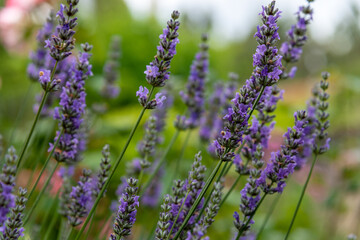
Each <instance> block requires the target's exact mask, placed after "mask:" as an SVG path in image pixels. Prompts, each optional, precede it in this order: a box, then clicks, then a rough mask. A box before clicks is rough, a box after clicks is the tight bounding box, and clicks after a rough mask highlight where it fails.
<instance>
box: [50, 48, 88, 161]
mask: <svg viewBox="0 0 360 240" xmlns="http://www.w3.org/2000/svg"><path fill="white" fill-rule="evenodd" d="M81 46H82V49H83V52H80V55H79V59H78V62H77V63H75V62H74V63H73V65H72V68H71V70H70V71H71V79H70V80H69V81H68V82H66V85H65V87H63V89H62V93H61V95H60V106H61V110H60V108H55V113H54V118H55V119H58V120H59V128H62V129H63V134H62V135H61V136H60V141H59V144H58V150H57V151H55V153H54V157H55V159H56V160H57V161H58V162H66V163H68V164H73V163H75V162H77V161H78V160H79V158H78V153H79V151H82V150H83V149H82V147H83V144H81V139H80V135H81V134H80V132H79V131H80V127H81V124H82V122H83V119H82V116H83V114H84V113H85V107H86V103H85V96H86V93H85V88H84V86H85V80H86V79H87V78H88V77H89V76H91V75H92V72H91V65H90V63H89V58H90V57H91V54H90V53H89V52H90V50H91V49H92V46H91V45H88V44H82V45H81ZM59 135H60V131H58V132H57V135H56V138H55V140H54V142H56V140H57V138H58V137H59ZM52 148H53V144H50V148H49V151H51V150H52Z"/></svg>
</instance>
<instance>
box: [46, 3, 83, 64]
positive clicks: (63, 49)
mask: <svg viewBox="0 0 360 240" xmlns="http://www.w3.org/2000/svg"><path fill="white" fill-rule="evenodd" d="M78 3H79V0H68V1H67V5H64V4H60V10H59V11H58V12H57V14H56V17H57V18H58V23H59V24H58V26H57V27H56V33H55V34H53V35H52V36H51V37H50V38H49V39H47V40H46V41H45V48H48V49H49V50H50V56H51V57H52V58H54V59H55V60H56V61H61V60H63V59H65V58H66V57H68V56H70V55H71V50H72V49H73V48H74V45H75V38H73V36H74V34H75V31H74V30H73V29H74V28H75V27H76V25H77V22H76V20H77V18H76V17H74V16H75V14H76V13H77V12H78V9H77V8H76V5H77V4H78Z"/></svg>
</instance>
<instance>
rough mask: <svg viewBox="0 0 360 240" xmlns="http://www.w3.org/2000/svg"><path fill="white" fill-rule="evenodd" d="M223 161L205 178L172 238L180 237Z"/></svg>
mask: <svg viewBox="0 0 360 240" xmlns="http://www.w3.org/2000/svg"><path fill="white" fill-rule="evenodd" d="M222 163H223V161H221V160H220V161H219V162H218V164H217V165H216V167H215V169H214V170H213V171H212V173H211V175H210V176H209V178H208V179H207V180H206V183H205V185H204V187H203V189H202V190H201V192H200V194H199V195H198V197H197V198H196V200H195V202H194V204H193V205H192V206H191V208H190V210H189V213H188V214H187V215H186V218H185V219H184V222H183V224H182V225H181V226H180V229H179V230H178V231H177V233H176V235H175V237H174V240H176V239H178V238H179V237H180V234H181V232H182V230H183V229H184V227H185V226H186V224H187V223H188V222H189V220H190V218H191V216H192V215H193V213H194V212H195V210H196V208H197V206H198V205H199V203H200V202H201V199H202V198H203V197H204V195H205V193H206V191H207V190H208V188H209V187H210V184H211V183H212V181H213V180H214V178H215V176H216V174H217V172H218V171H219V169H220V167H221V165H222Z"/></svg>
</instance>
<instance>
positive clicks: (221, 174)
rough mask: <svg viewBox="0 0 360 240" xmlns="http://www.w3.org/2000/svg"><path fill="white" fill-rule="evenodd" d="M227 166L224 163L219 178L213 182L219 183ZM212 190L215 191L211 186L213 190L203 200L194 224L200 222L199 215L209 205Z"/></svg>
mask: <svg viewBox="0 0 360 240" xmlns="http://www.w3.org/2000/svg"><path fill="white" fill-rule="evenodd" d="M228 164H229V162H226V163H225V165H224V167H223V168H222V170H221V172H220V174H219V176H218V177H217V179H216V181H215V182H219V181H220V179H221V177H222V176H223V175H224V173H225V169H226V167H227V165H228ZM214 190H215V187H214V186H213V188H212V189H211V191H210V193H209V195H208V196H207V198H206V200H205V203H204V207H203V208H201V210H200V212H199V215H198V216H197V218H196V222H198V221H199V220H200V218H201V215H202V214H203V213H204V211H205V208H206V206H207V205H208V203H209V201H210V199H211V194H212V193H213V192H214Z"/></svg>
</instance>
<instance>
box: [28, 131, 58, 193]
mask: <svg viewBox="0 0 360 240" xmlns="http://www.w3.org/2000/svg"><path fill="white" fill-rule="evenodd" d="M63 133H64V129H62V130H61V132H60V134H59V137H58V138H57V140H56V142H55V144H54V146H53V149H52V150H51V152H50V154H49V156H48V157H47V159H46V161H45V164H44V166H43V167H42V169H41V171H40V174H39V176H38V178H37V179H36V182H35V184H34V186H33V187H32V188H31V191H30V193H29V196H28V199H30V198H31V196H32V194H33V193H34V190H35V188H36V186H37V185H38V183H39V181H40V178H41V176H42V175H43V173H44V171H45V169H46V167H47V165H48V163H49V162H50V159H51V157H52V155H53V154H54V151H55V148H56V146H57V145H58V144H59V141H60V137H61V135H62V134H63Z"/></svg>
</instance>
